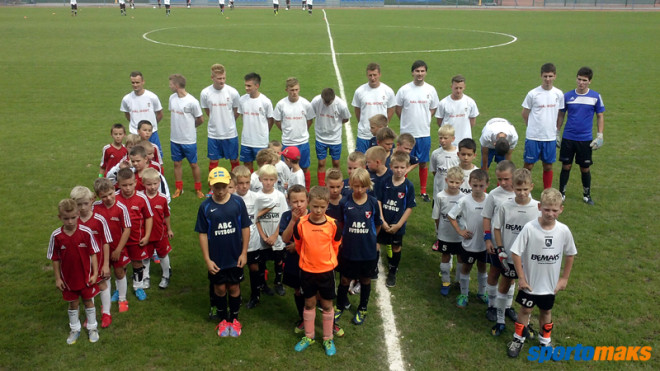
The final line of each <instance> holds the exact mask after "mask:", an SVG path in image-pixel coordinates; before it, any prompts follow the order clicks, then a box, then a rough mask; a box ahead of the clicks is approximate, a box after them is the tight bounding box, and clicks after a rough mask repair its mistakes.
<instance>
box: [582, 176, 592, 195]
mask: <svg viewBox="0 0 660 371" xmlns="http://www.w3.org/2000/svg"><path fill="white" fill-rule="evenodd" d="M582 189H583V193H584V195H585V196H589V194H590V193H591V172H590V171H589V172H586V173H582Z"/></svg>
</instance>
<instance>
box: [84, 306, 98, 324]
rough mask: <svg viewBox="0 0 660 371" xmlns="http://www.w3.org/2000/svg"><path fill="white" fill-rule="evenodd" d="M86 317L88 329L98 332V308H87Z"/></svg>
mask: <svg viewBox="0 0 660 371" xmlns="http://www.w3.org/2000/svg"><path fill="white" fill-rule="evenodd" d="M85 316H86V317H87V329H88V330H96V327H97V326H98V324H97V323H96V307H91V308H85Z"/></svg>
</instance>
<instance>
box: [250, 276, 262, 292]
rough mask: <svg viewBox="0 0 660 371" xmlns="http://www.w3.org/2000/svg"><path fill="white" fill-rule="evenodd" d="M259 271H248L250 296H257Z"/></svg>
mask: <svg viewBox="0 0 660 371" xmlns="http://www.w3.org/2000/svg"><path fill="white" fill-rule="evenodd" d="M260 281H261V280H260V279H259V271H250V297H251V298H258V297H259V286H260Z"/></svg>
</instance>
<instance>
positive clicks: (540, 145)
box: [523, 139, 557, 164]
mask: <svg viewBox="0 0 660 371" xmlns="http://www.w3.org/2000/svg"><path fill="white" fill-rule="evenodd" d="M539 158H540V159H541V161H542V162H543V163H546V164H553V163H554V162H555V160H556V158H557V142H556V141H554V140H550V141H543V142H541V141H538V140H531V139H525V154H524V155H523V160H524V161H525V163H526V164H534V163H536V162H537V161H538V160H539Z"/></svg>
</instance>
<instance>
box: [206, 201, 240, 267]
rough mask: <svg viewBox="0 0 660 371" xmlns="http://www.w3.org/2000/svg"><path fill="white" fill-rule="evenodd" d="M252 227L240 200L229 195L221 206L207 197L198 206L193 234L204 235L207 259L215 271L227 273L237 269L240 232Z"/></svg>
mask: <svg viewBox="0 0 660 371" xmlns="http://www.w3.org/2000/svg"><path fill="white" fill-rule="evenodd" d="M251 224H252V222H251V221H250V217H249V216H248V212H247V208H246V207H245V202H243V199H242V198H240V197H239V196H236V195H233V194H232V195H230V197H229V200H227V202H225V203H224V204H219V203H216V202H215V201H213V197H209V198H207V199H206V200H204V202H202V204H201V205H199V211H198V212H197V223H196V225H195V232H198V233H206V235H207V238H208V241H209V258H211V260H213V262H215V264H216V265H217V266H218V268H220V269H228V268H234V267H236V266H237V265H238V257H239V256H240V255H241V253H242V252H243V234H242V233H243V232H242V229H243V228H248V227H249V226H250V225H251Z"/></svg>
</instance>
